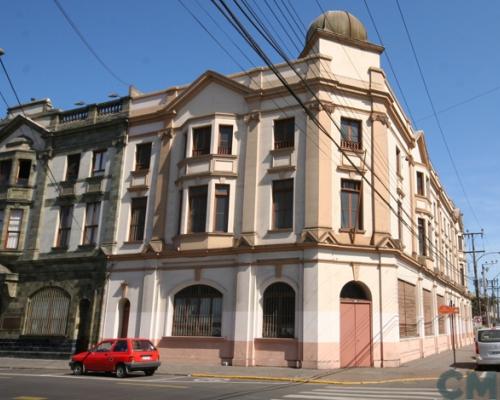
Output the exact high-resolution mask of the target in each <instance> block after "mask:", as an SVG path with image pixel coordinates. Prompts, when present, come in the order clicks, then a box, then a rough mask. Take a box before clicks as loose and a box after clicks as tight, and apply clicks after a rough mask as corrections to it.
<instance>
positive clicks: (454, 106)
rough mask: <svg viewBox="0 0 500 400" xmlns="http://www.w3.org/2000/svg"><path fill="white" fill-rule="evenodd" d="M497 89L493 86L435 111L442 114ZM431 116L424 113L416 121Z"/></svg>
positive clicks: (432, 115) (431, 115) (498, 87)
mask: <svg viewBox="0 0 500 400" xmlns="http://www.w3.org/2000/svg"><path fill="white" fill-rule="evenodd" d="M497 90H500V86H495V87H493V88H491V89H488V90H486V91H484V92H481V93H478V94H476V95H474V96H471V97H468V98H466V99H464V100H462V101H459V102H457V103H454V104H452V105H450V106H448V107H445V108H442V109H441V110H438V112H437V113H438V114H444V113H445V112H448V111H450V110H453V109H455V108H457V107H460V106H463V105H464V104H467V103H470V102H472V101H474V100H477V99H479V98H481V97H484V96H487V95H489V94H491V93H493V92H496V91H497ZM432 117H434V114H429V115H426V116H425V117H421V118H418V119H417V121H423V120H425V119H428V118H432Z"/></svg>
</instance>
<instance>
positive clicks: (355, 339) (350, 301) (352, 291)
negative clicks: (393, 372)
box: [340, 281, 372, 368]
mask: <svg viewBox="0 0 500 400" xmlns="http://www.w3.org/2000/svg"><path fill="white" fill-rule="evenodd" d="M371 304H372V302H371V294H370V290H369V289H368V288H367V287H366V286H365V285H364V284H362V283H361V282H356V281H350V282H348V283H346V284H345V285H344V287H343V288H342V291H341V292H340V367H341V368H348V367H371V366H372V323H371V321H372V312H371Z"/></svg>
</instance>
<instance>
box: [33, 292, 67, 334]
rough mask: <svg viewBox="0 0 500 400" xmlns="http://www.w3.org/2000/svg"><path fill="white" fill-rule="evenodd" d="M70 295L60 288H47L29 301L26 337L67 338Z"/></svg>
mask: <svg viewBox="0 0 500 400" xmlns="http://www.w3.org/2000/svg"><path fill="white" fill-rule="evenodd" d="M69 303H70V297H69V295H68V294H67V293H66V292H65V291H64V290H63V289H60V288H57V287H47V288H44V289H41V290H39V291H38V292H36V293H35V294H33V295H32V296H31V297H30V298H29V299H28V311H27V313H26V325H25V332H24V334H25V335H40V336H41V335H43V336H65V335H66V326H67V323H68V312H69Z"/></svg>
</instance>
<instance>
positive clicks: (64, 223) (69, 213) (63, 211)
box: [57, 206, 73, 248]
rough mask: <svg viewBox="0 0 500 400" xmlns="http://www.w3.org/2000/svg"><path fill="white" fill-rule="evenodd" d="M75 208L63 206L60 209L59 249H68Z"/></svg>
mask: <svg viewBox="0 0 500 400" xmlns="http://www.w3.org/2000/svg"><path fill="white" fill-rule="evenodd" d="M72 219H73V206H62V207H61V208H60V209H59V229H58V230H57V247H63V248H66V247H68V245H69V235H70V233H71V220H72Z"/></svg>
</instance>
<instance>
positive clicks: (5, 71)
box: [0, 56, 21, 108]
mask: <svg viewBox="0 0 500 400" xmlns="http://www.w3.org/2000/svg"><path fill="white" fill-rule="evenodd" d="M0 64H1V65H2V68H3V72H4V73H5V76H6V77H7V80H8V81H9V85H10V88H11V89H12V92H14V96H16V100H17V102H18V104H19V105H20V106H21V100H19V96H18V95H17V91H16V88H15V87H14V84H13V83H12V79H11V78H10V74H9V72H8V71H7V68H6V67H5V64H4V63H3V60H2V57H1V56H0ZM2 98H3V95H2ZM4 101H5V98H4ZM5 104H7V101H5ZM7 108H8V105H7Z"/></svg>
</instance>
